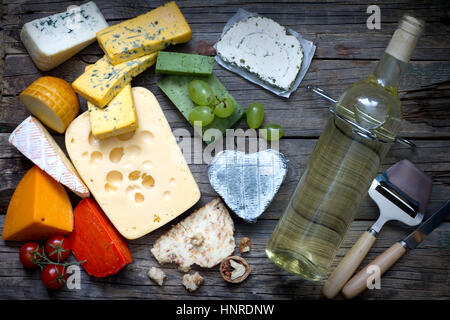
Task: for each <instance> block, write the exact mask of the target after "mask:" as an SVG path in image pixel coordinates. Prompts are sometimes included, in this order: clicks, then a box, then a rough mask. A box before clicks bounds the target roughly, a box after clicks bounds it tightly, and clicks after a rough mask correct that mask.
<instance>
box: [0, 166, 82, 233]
mask: <svg viewBox="0 0 450 320" xmlns="http://www.w3.org/2000/svg"><path fill="white" fill-rule="evenodd" d="M72 229H73V216H72V205H71V203H70V200H69V197H68V196H67V193H66V190H64V188H63V186H61V185H60V184H59V183H58V182H56V181H55V180H53V178H51V177H50V176H49V175H47V174H46V173H45V172H44V171H42V170H41V169H39V168H38V167H37V166H34V167H33V168H31V169H30V170H29V171H28V172H27V173H26V174H25V176H24V177H23V178H22V180H21V181H20V182H19V185H18V186H17V188H16V190H15V191H14V194H13V196H12V198H11V201H10V202H9V206H8V211H7V213H6V218H5V224H4V226H3V233H2V239H3V240H13V241H29V240H40V239H47V238H49V237H50V236H52V235H55V234H60V235H64V234H68V233H70V232H72Z"/></svg>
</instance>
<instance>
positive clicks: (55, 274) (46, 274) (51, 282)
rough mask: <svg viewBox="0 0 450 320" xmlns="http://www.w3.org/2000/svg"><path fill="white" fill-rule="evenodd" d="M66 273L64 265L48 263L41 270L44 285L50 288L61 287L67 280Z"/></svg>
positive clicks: (57, 288)
mask: <svg viewBox="0 0 450 320" xmlns="http://www.w3.org/2000/svg"><path fill="white" fill-rule="evenodd" d="M67 278H68V275H67V270H66V267H65V266H61V265H55V264H48V265H46V266H45V268H44V269H43V270H42V272H41V279H42V282H43V283H44V286H45V287H46V288H47V289H50V290H59V289H61V288H62V287H63V286H64V285H65V284H66V281H67Z"/></svg>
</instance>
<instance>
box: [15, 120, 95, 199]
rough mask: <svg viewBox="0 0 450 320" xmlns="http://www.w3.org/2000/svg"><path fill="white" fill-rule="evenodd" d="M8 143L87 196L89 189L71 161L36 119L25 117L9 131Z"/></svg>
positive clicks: (51, 174)
mask: <svg viewBox="0 0 450 320" xmlns="http://www.w3.org/2000/svg"><path fill="white" fill-rule="evenodd" d="M9 143H11V144H12V145H13V146H15V147H16V148H17V149H18V150H19V151H20V152H22V153H23V155H24V156H25V157H27V158H28V159H30V160H31V161H33V162H34V164H36V165H37V166H38V167H39V168H41V169H42V170H44V171H45V172H47V174H49V175H50V176H51V177H52V178H53V179H55V180H56V181H58V182H59V183H62V184H63V185H65V186H66V187H67V188H69V189H70V190H72V191H73V192H75V193H76V194H77V195H79V196H80V197H83V198H84V197H89V190H88V188H87V187H86V185H85V184H84V183H83V181H82V180H81V178H80V177H79V175H78V173H77V171H76V170H75V168H74V167H73V165H72V163H71V162H70V161H69V159H67V157H66V155H65V154H64V152H63V151H62V150H61V148H60V147H59V146H58V145H57V144H56V142H55V140H54V139H53V137H52V136H51V135H50V134H49V133H48V131H47V130H46V129H45V128H44V126H43V125H42V124H41V123H40V122H39V121H38V120H37V119H35V118H33V117H32V116H29V117H28V118H26V119H25V120H24V121H23V122H22V123H21V124H19V126H18V127H17V128H16V129H14V131H13V132H12V133H11V135H10V136H9Z"/></svg>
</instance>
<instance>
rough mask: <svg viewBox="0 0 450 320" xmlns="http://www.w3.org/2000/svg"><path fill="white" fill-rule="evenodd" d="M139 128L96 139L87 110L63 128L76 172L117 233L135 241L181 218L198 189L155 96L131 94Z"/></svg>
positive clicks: (137, 91)
mask: <svg viewBox="0 0 450 320" xmlns="http://www.w3.org/2000/svg"><path fill="white" fill-rule="evenodd" d="M131 92H132V95H133V101H134V107H135V110H136V116H137V119H138V122H139V128H138V129H136V131H133V132H127V133H124V134H121V135H118V136H114V137H109V138H105V139H102V140H98V139H95V137H94V135H93V134H92V130H91V125H90V123H89V114H88V112H85V113H83V114H82V115H80V116H78V117H77V118H76V119H75V120H74V121H73V122H72V123H71V124H70V126H69V128H67V131H66V139H65V142H66V149H67V152H68V153H69V156H70V159H71V160H72V162H73V164H74V166H75V168H77V170H78V172H79V174H80V176H81V177H82V178H83V180H84V182H85V183H86V184H87V186H88V188H89V190H91V193H92V195H93V196H94V198H95V200H97V202H98V204H99V205H100V207H101V208H102V209H103V211H104V212H105V214H106V215H107V216H108V218H109V220H111V222H112V224H113V225H114V226H115V227H116V229H117V230H118V231H119V232H120V233H121V234H122V235H123V236H124V237H125V238H127V239H136V238H139V237H142V236H143V235H145V234H147V233H149V232H151V231H153V230H155V229H157V228H159V227H161V226H163V225H164V224H166V223H167V222H169V221H170V220H172V219H174V218H175V217H177V216H179V215H180V214H182V213H183V212H185V211H186V210H188V209H189V208H190V207H192V206H193V205H194V204H195V203H196V202H197V201H198V200H199V199H200V190H199V188H198V186H197V183H196V182H195V180H194V177H193V176H192V173H191V171H190V170H189V166H188V165H187V163H186V160H185V159H184V157H183V154H182V152H181V150H180V148H179V146H178V144H177V141H176V140H175V137H174V135H173V133H172V130H171V129H170V126H169V123H168V122H167V119H166V117H165V116H164V113H163V111H162V109H161V107H160V106H159V103H158V101H157V100H156V98H155V96H154V95H153V94H152V93H151V92H150V91H149V90H147V89H145V88H141V87H136V88H132V90H131Z"/></svg>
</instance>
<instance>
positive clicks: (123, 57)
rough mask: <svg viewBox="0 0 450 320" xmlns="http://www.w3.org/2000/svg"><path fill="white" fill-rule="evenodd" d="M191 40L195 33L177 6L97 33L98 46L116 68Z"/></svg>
mask: <svg viewBox="0 0 450 320" xmlns="http://www.w3.org/2000/svg"><path fill="white" fill-rule="evenodd" d="M191 39H192V32H191V29H190V28H189V25H188V24H187V22H186V19H185V18H184V16H183V14H182V13H181V11H180V9H179V8H178V6H177V5H176V3H175V2H169V3H167V4H165V5H164V6H162V7H158V8H156V9H153V10H152V11H150V12H147V13H146V14H143V15H140V16H138V17H136V18H134V19H130V20H126V21H124V22H122V23H119V24H116V25H114V26H111V27H109V28H106V29H104V30H102V31H99V32H98V33H97V40H98V43H99V45H100V47H101V48H102V49H103V51H104V52H105V53H106V55H107V56H108V58H109V60H110V61H111V63H112V64H118V63H122V62H125V61H128V60H131V59H135V58H138V57H142V56H144V55H148V54H150V53H153V52H156V51H159V50H162V49H164V48H166V47H168V46H169V45H171V44H177V43H184V42H188V41H189V40H191Z"/></svg>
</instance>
